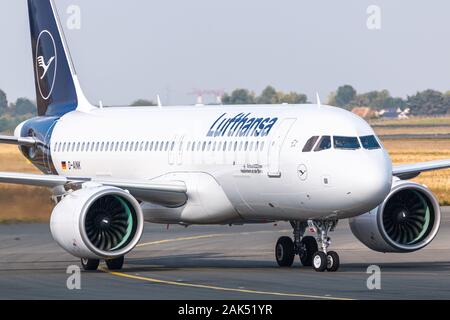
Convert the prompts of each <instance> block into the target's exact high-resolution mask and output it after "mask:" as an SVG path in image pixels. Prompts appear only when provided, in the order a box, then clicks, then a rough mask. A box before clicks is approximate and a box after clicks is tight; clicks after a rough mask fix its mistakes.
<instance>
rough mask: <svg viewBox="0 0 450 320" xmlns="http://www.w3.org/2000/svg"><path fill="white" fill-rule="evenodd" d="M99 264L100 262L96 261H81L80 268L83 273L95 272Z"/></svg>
mask: <svg viewBox="0 0 450 320" xmlns="http://www.w3.org/2000/svg"><path fill="white" fill-rule="evenodd" d="M99 264H100V260H96V259H81V266H82V267H83V270H85V271H96V270H97V269H98V266H99Z"/></svg>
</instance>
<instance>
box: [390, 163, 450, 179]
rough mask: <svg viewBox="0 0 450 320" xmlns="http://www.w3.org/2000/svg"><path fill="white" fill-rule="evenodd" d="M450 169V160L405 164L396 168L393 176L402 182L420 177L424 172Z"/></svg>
mask: <svg viewBox="0 0 450 320" xmlns="http://www.w3.org/2000/svg"><path fill="white" fill-rule="evenodd" d="M448 168H450V159H447V160H437V161H430V162H421V163H415V164H405V165H399V166H395V167H394V169H393V175H394V176H396V177H398V178H400V179H402V180H407V179H413V178H415V177H418V176H419V175H420V174H421V173H422V172H427V171H434V170H443V169H448Z"/></svg>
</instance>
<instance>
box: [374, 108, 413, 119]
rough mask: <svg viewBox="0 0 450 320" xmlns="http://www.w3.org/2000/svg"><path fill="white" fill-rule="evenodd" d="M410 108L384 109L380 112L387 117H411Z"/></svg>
mask: <svg viewBox="0 0 450 320" xmlns="http://www.w3.org/2000/svg"><path fill="white" fill-rule="evenodd" d="M410 111H411V110H410V109H409V108H406V109H405V110H402V109H400V108H397V109H383V110H381V111H380V112H379V114H380V116H381V117H382V118H385V119H409V114H410Z"/></svg>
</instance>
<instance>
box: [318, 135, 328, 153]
mask: <svg viewBox="0 0 450 320" xmlns="http://www.w3.org/2000/svg"><path fill="white" fill-rule="evenodd" d="M328 149H331V137H330V136H323V137H322V138H321V139H320V141H319V144H318V145H317V147H316V148H315V149H314V151H315V152H319V151H324V150H328Z"/></svg>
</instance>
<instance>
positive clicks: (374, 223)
mask: <svg viewBox="0 0 450 320" xmlns="http://www.w3.org/2000/svg"><path fill="white" fill-rule="evenodd" d="M440 223H441V210H440V206H439V202H438V200H437V199H436V197H435V196H434V194H433V193H432V192H431V191H430V190H429V189H428V188H427V187H425V186H423V185H420V184H417V183H414V182H410V181H400V180H397V181H394V184H393V187H392V190H391V193H390V194H389V195H388V196H387V198H386V200H385V201H384V202H383V203H382V204H381V205H380V206H379V207H377V208H375V209H374V210H372V211H370V212H369V213H366V214H364V215H361V216H358V217H356V218H352V219H350V228H351V230H352V232H353V234H354V235H355V236H356V238H358V239H359V240H360V241H361V242H362V243H364V244H365V245H366V246H367V247H369V248H370V249H372V250H375V251H378V252H413V251H417V250H420V249H422V248H424V247H426V246H427V245H429V244H430V243H431V241H433V239H434V237H435V236H436V234H437V232H438V230H439V226H440Z"/></svg>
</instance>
